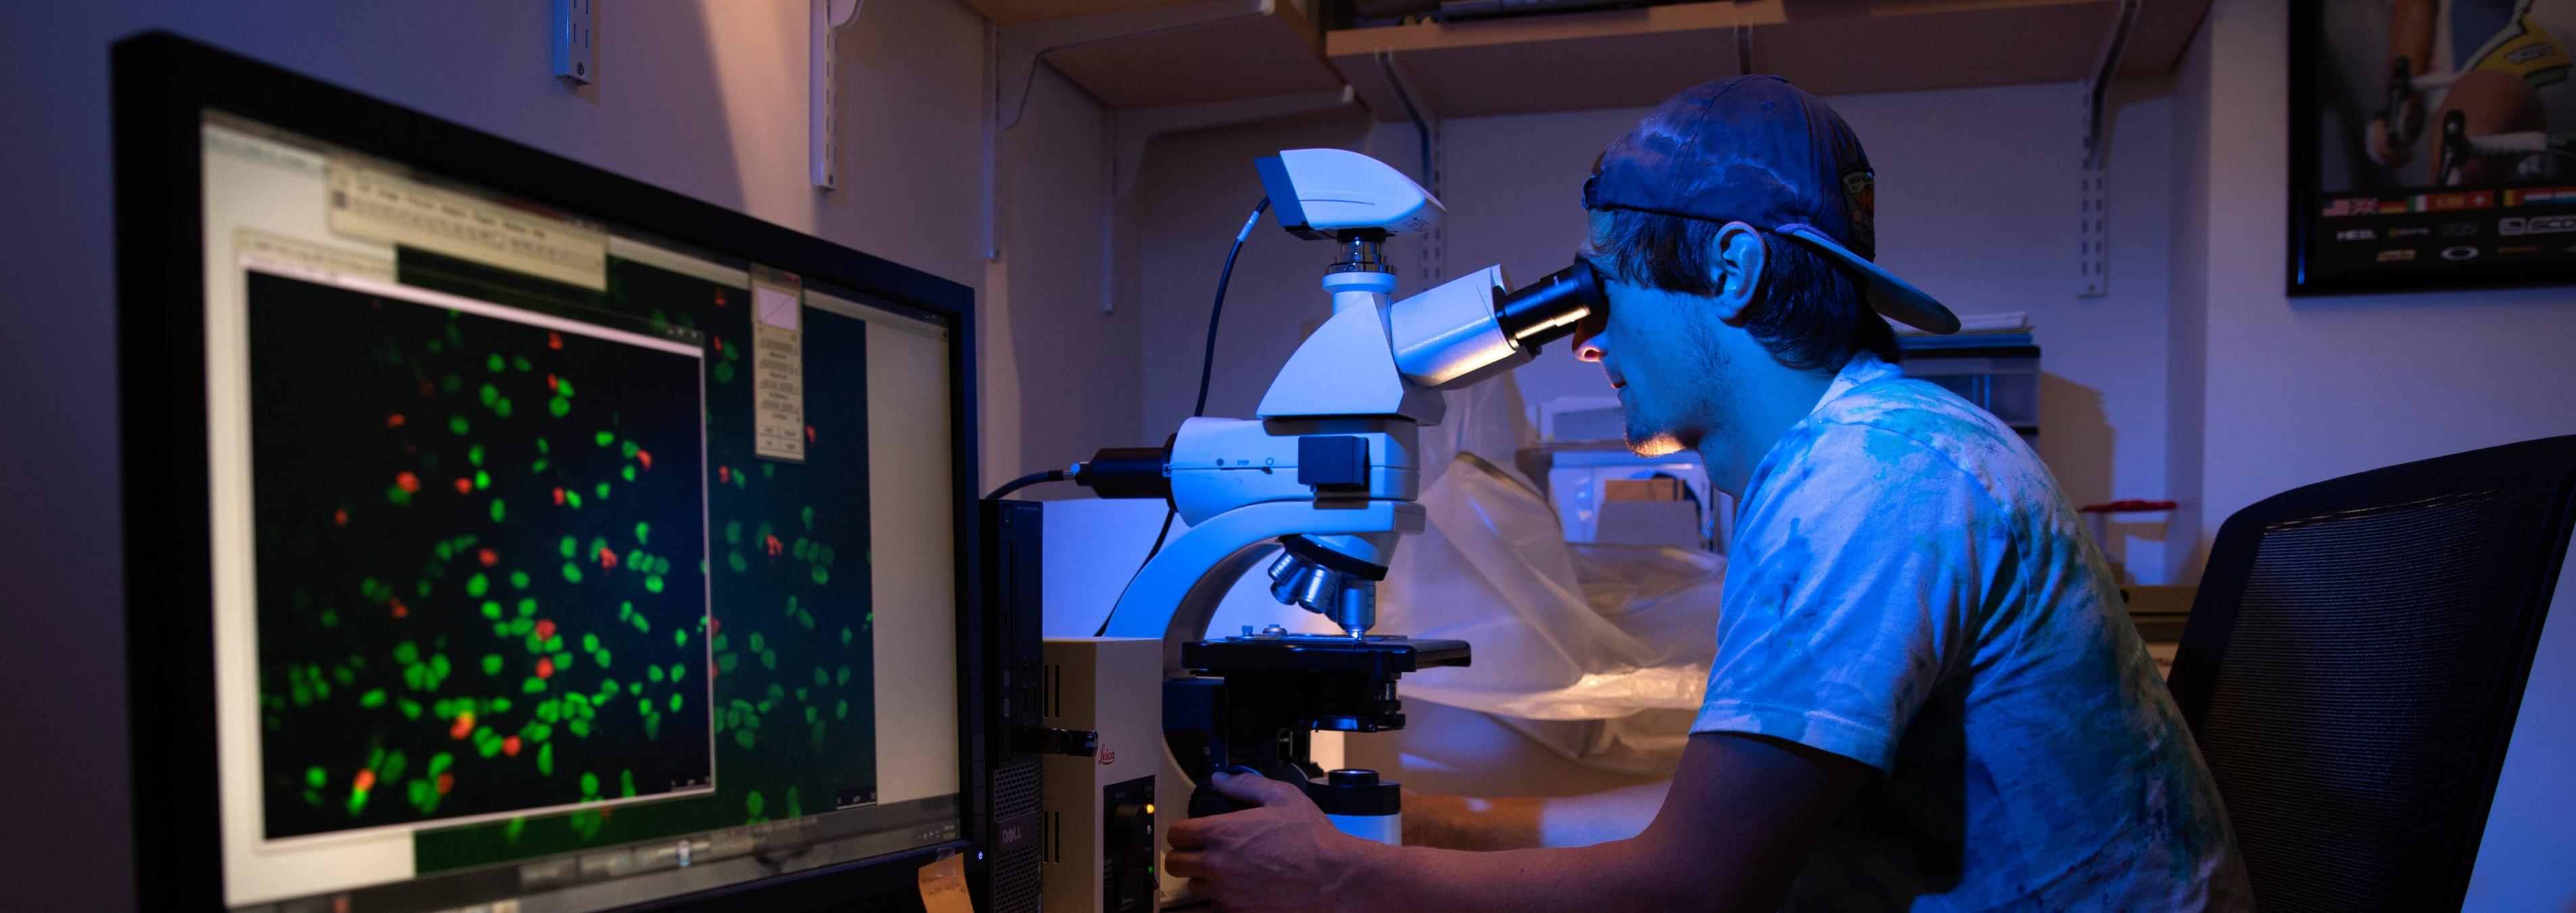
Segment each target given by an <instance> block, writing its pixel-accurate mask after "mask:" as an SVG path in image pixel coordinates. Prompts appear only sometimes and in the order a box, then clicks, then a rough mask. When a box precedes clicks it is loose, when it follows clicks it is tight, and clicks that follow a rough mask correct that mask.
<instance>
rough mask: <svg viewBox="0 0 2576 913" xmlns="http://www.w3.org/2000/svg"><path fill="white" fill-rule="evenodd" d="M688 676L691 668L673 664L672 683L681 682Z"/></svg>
mask: <svg viewBox="0 0 2576 913" xmlns="http://www.w3.org/2000/svg"><path fill="white" fill-rule="evenodd" d="M688 674H689V667H687V666H683V665H680V664H679V663H672V664H671V680H672V681H675V682H676V681H679V680H680V679H681V678H683V677H686V676H687V675H688Z"/></svg>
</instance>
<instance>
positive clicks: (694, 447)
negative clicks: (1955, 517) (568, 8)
mask: <svg viewBox="0 0 2576 913" xmlns="http://www.w3.org/2000/svg"><path fill="white" fill-rule="evenodd" d="M115 67H116V70H115V78H116V104H117V154H118V188H117V205H118V221H119V249H118V250H119V270H120V272H119V281H120V283H121V285H120V288H119V290H118V292H119V302H120V309H119V319H120V322H121V334H122V335H121V350H120V358H121V362H122V363H121V365H120V378H121V380H122V383H123V390H122V396H123V407H122V410H123V416H122V419H123V428H124V433H125V454H126V471H127V480H126V481H127V485H126V488H125V491H126V501H127V511H128V523H127V527H126V536H127V566H128V610H127V611H128V622H129V625H128V627H129V630H130V631H131V632H132V635H131V636H132V643H131V648H130V659H131V664H132V669H131V682H130V683H131V687H132V707H133V720H134V724H133V725H134V729H133V732H134V741H135V749H136V754H137V758H138V760H137V763H136V798H135V805H136V820H137V829H138V832H139V846H140V849H141V857H140V866H141V869H140V878H141V880H142V884H141V888H142V891H143V901H144V903H145V905H146V906H147V907H148V908H153V909H179V908H188V909H198V908H204V907H209V906H221V907H223V908H227V909H231V910H237V911H250V910H258V911H271V910H274V911H296V910H317V911H346V913H370V911H404V910H457V909H469V910H470V909H488V910H495V911H499V910H530V911H534V910H564V911H573V910H595V909H609V908H623V907H632V906H639V905H641V906H653V905H657V904H658V905H665V906H671V905H682V904H685V905H689V906H692V907H695V906H699V905H703V904H709V903H719V904H721V903H726V902H732V903H737V904H746V903H756V904H759V905H761V906H765V907H771V906H778V905H782V904H783V905H790V906H792V905H794V904H793V903H792V902H791V901H792V898H794V897H854V896H862V895H865V894H867V893H870V892H874V891H879V890H884V889H887V888H890V887H894V886H908V885H910V884H912V879H913V877H914V873H915V871H916V870H918V869H919V867H920V866H922V865H923V864H925V863H927V862H929V861H932V860H934V859H935V858H937V857H938V856H940V855H943V854H949V853H961V852H962V853H967V854H970V856H973V857H976V858H980V854H976V853H974V852H973V851H974V849H975V844H974V835H975V833H976V831H977V827H976V824H975V822H974V821H973V820H972V816H973V813H974V811H975V806H976V798H977V797H976V796H975V787H974V785H973V784H974V783H975V782H976V779H977V774H976V773H975V768H974V758H973V755H972V750H973V748H974V746H976V745H978V744H980V742H979V740H978V737H977V735H978V734H977V728H978V727H979V726H980V725H981V724H980V723H979V722H978V717H977V715H976V714H975V713H974V712H973V708H972V706H971V704H972V698H971V697H969V696H968V695H969V694H970V693H972V692H973V690H974V687H975V686H974V685H973V684H972V682H973V681H974V679H975V676H976V675H977V674H978V670H979V668H980V665H981V663H982V658H981V657H980V656H979V655H978V654H977V652H976V649H975V648H974V646H973V644H974V642H975V637H974V634H973V631H972V628H973V622H972V621H971V618H972V614H971V612H970V611H969V609H968V602H969V601H970V599H971V596H972V589H971V588H970V587H968V586H966V585H965V581H966V580H967V577H966V576H965V575H966V574H967V573H968V568H967V567H966V564H967V563H969V561H970V560H971V559H970V557H969V556H970V554H971V552H970V551H969V549H968V548H967V547H966V544H967V543H969V542H971V541H973V540H972V539H971V538H970V537H971V535H972V532H971V531H970V530H968V529H967V528H966V527H967V525H968V524H970V523H971V522H972V520H971V518H972V512H971V511H970V510H968V509H967V508H968V507H970V506H971V503H972V500H973V495H972V492H971V491H970V489H969V488H968V487H967V486H969V485H970V484H971V480H972V479H973V478H974V473H973V471H972V468H973V462H972V454H973V435H972V423H971V421H970V412H969V402H970V397H971V391H970V390H969V389H968V387H967V384H968V380H967V379H968V378H969V377H970V376H971V371H970V370H969V367H968V365H969V363H968V353H969V352H970V351H971V347H970V345H969V342H970V340H969V338H968V323H967V317H966V315H967V313H968V311H969V308H970V306H971V298H970V293H969V292H968V290H967V289H966V288H964V287H962V286H959V285H957V284H955V283H951V282H946V281H943V280H939V279H936V278H934V277H931V276H928V275H926V274H923V273H920V272H917V271H914V270H910V269H906V268H904V267H901V266H898V265H896V264H893V263H889V262H886V261H883V260H879V259H876V258H873V257H869V256H866V255H863V254H860V253H857V252H854V251H850V250H847V249H844V248H840V247H837V246H834V245H831V244H828V243H826V242H823V241H820V240H817V239H814V238H811V237H808V236H804V235H800V234H796V233H794V232H790V231H788V230H786V229H782V228H779V227H776V226H773V225H769V224H766V223H762V222H759V221H756V220H753V219H751V218H748V217H745V216H743V215H741V214H738V213H734V212H731V211H728V210H724V209H721V208H719V207H715V206H712V205H708V204H704V203H700V202H697V201H693V200H689V199H686V198H684V197H681V196H678V195H676V194H673V193H670V192H667V191H663V190H658V189H655V188H652V187H649V186H646V185H643V184H640V183H637V182H634V181H631V180H627V179H624V178H620V177H617V176H615V175H611V174H608V173H606V172H603V171H599V170H597V169H593V168H589V167H586V166H583V165H580V164H576V163H574V162H571V161H567V160H564V159H561V158H557V157H554V156H551V155H547V154H544V153H541V152H538V151H536V150H533V149H529V148H526V147H522V146H519V145H516V144H513V143H509V142H507V141H504V140H500V139H498V138H495V137H491V136H488V135H484V134H481V133H476V132H474V131H471V130H467V129H465V128H462V127H458V126H455V125H452V124H448V123H445V122H441V121H438V120H435V119H432V118H429V117H427V116H424V115H420V114H417V113H414V112H410V111H406V110H403V109H400V108H397V107H394V106H392V105H388V104H384V103H382V102H377V101H374V100H370V99H367V98H364V97H361V96H358V95H355V94H352V93H349V92H346V91H343V90H339V89H335V88H332V87H330V86H326V85H323V84H320V83H317V82H313V81H310V80H306V79H303V78H300V77H297V76H294V75H292V74H288V73H285V72H283V71H279V70H276V69H272V68H269V67H266V66H263V65H259V64H256V63H253V62H250V61H246V60H243V59H240V58H237V57H232V56H230V55H226V54H223V53H221V52H217V51H213V50H211V49H207V48H204V47H202V46H198V45H194V44H191V43H188V42H185V41H183V40H180V39H176V38H172V37H169V36H158V35H156V36H145V37H141V38H136V39H132V40H129V41H127V42H124V43H122V44H120V45H119V46H118V47H117V49H116V52H115Z"/></svg>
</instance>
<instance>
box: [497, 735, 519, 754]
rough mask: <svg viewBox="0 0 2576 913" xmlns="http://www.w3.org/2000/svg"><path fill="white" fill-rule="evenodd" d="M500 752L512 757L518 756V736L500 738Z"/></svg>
mask: <svg viewBox="0 0 2576 913" xmlns="http://www.w3.org/2000/svg"><path fill="white" fill-rule="evenodd" d="M501 753H502V754H505V755H509V756H511V757H513V758H515V757H518V756H519V737H518V736H511V737H509V738H506V739H502V740H501Z"/></svg>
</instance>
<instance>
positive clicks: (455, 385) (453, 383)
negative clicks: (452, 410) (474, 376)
mask: <svg viewBox="0 0 2576 913" xmlns="http://www.w3.org/2000/svg"><path fill="white" fill-rule="evenodd" d="M463 389H465V378H462V377H458V376H456V375H454V374H450V375H447V376H445V377H441V378H439V379H438V392H440V393H454V392H456V391H458V390H463Z"/></svg>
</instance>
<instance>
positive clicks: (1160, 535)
mask: <svg viewBox="0 0 2576 913" xmlns="http://www.w3.org/2000/svg"><path fill="white" fill-rule="evenodd" d="M1268 211H1270V198H1269V197H1267V196H1265V197H1262V198H1261V202H1259V203H1255V204H1253V206H1252V214H1251V215H1248V216H1245V217H1243V228H1242V229H1241V230H1239V231H1236V232H1235V233H1234V244H1233V246H1231V247H1228V248H1226V249H1225V268H1224V269H1222V270H1219V271H1217V274H1216V303H1214V304H1211V305H1209V306H1208V328H1207V346H1206V347H1205V348H1204V349H1202V350H1200V353H1199V396H1198V400H1197V401H1196V402H1194V403H1192V404H1191V405H1190V417H1191V418H1198V417H1200V416H1203V415H1206V414H1207V398H1208V379H1209V377H1210V375H1211V374H1213V373H1214V371H1215V369H1216V329H1217V322H1218V320H1219V319H1220V318H1223V317H1224V316H1225V287H1226V286H1227V285H1228V284H1230V283H1232V282H1233V281H1234V258H1235V256H1236V255H1238V254H1241V253H1243V242H1244V240H1245V239H1248V238H1250V237H1252V227H1253V226H1254V225H1258V224H1260V223H1261V214H1262V213H1264V212H1268ZM1177 516H1180V511H1179V510H1178V509H1177V508H1165V509H1164V510H1163V528H1162V529H1161V530H1160V531H1157V532H1155V533H1154V547H1153V548H1150V549H1146V550H1145V560H1143V561H1139V562H1136V574H1142V573H1144V572H1145V565H1146V564H1149V563H1151V562H1152V561H1153V560H1154V556H1155V555H1159V554H1162V553H1163V541H1164V540H1165V539H1168V538H1170V537H1171V535H1172V519H1173V518H1174V517H1177ZM1136 574H1129V575H1127V581H1128V582H1129V583H1131V584H1132V583H1134V582H1135V581H1136ZM1110 614H1112V615H1115V614H1117V610H1116V609H1114V608H1113V609H1112V610H1111V611H1110ZM1108 632H1109V619H1108V618H1107V617H1103V618H1101V619H1100V629H1099V630H1097V631H1093V632H1091V636H1093V637H1099V636H1101V635H1103V634H1106V633H1108Z"/></svg>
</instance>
